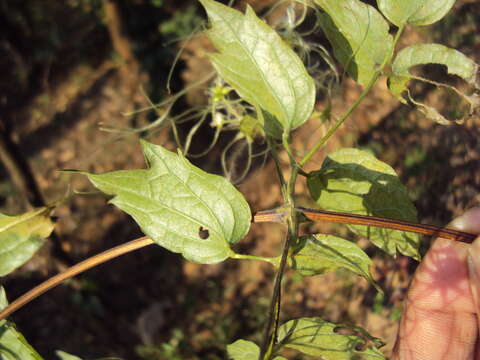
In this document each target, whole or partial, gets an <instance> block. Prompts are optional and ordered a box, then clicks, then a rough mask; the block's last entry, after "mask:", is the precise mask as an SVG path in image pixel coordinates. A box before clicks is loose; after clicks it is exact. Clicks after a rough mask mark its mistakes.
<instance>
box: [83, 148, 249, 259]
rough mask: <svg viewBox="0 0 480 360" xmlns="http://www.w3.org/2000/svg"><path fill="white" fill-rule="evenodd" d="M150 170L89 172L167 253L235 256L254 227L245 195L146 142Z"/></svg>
mask: <svg viewBox="0 0 480 360" xmlns="http://www.w3.org/2000/svg"><path fill="white" fill-rule="evenodd" d="M142 147H143V152H144V155H145V159H146V162H147V164H148V166H149V168H148V169H147V170H122V171H113V172H109V173H105V174H100V175H94V174H88V173H85V174H86V175H87V176H88V178H89V179H90V181H91V182H92V183H93V184H94V185H95V186H96V187H97V188H99V189H100V190H101V191H103V192H105V193H107V194H109V195H114V197H113V199H112V200H110V202H111V203H112V204H114V205H116V206H117V207H119V208H120V209H122V210H123V211H125V212H126V213H128V214H129V215H131V216H132V217H133V218H134V219H135V221H136V222H137V224H138V225H139V226H140V227H141V228H142V230H143V232H144V233H145V234H146V235H148V236H149V237H151V238H152V239H153V240H154V241H155V242H156V243H157V244H159V245H161V246H163V247H165V248H166V249H168V250H170V251H173V252H177V253H181V254H182V255H183V256H184V257H185V258H186V259H188V260H191V261H195V262H198V263H203V264H211V263H218V262H220V261H223V260H225V259H227V258H228V257H230V256H231V255H232V254H233V251H232V250H231V249H230V244H231V243H235V242H237V241H239V240H240V239H242V238H243V237H244V236H245V235H246V233H247V232H248V229H249V227H250V220H251V212H250V208H249V206H248V204H247V202H246V201H245V198H244V197H243V195H242V194H241V193H240V192H238V191H237V190H236V189H235V187H234V186H233V185H232V184H231V183H229V182H228V181H227V180H226V179H225V178H223V177H221V176H218V175H211V174H208V173H206V172H204V171H203V170H201V169H199V168H197V167H195V166H193V165H192V164H191V163H190V162H189V161H188V160H187V159H186V158H185V157H183V156H182V155H181V154H178V155H177V154H175V153H172V152H170V151H168V150H166V149H164V148H163V147H161V146H157V145H154V144H150V143H148V142H146V141H142Z"/></svg>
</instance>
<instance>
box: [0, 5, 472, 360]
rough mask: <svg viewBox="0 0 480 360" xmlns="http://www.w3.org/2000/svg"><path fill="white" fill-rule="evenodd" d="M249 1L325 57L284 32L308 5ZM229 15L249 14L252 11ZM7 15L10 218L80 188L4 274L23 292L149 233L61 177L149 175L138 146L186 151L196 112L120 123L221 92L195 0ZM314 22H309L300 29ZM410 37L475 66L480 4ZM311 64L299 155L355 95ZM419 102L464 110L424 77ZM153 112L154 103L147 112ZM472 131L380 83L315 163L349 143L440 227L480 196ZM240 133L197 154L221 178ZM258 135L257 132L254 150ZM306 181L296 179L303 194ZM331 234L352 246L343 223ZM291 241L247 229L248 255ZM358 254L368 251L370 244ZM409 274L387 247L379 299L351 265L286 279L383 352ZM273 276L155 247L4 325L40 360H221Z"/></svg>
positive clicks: (249, 185)
mask: <svg viewBox="0 0 480 360" xmlns="http://www.w3.org/2000/svg"><path fill="white" fill-rule="evenodd" d="M367 2H369V3H371V4H372V5H374V1H367ZM249 3H250V4H251V5H252V6H253V8H254V9H255V10H256V11H257V12H258V13H259V14H260V15H266V17H267V19H268V21H269V22H270V23H271V24H273V25H274V26H275V27H276V28H277V29H278V30H279V31H280V32H281V34H282V36H284V38H285V39H286V40H287V41H289V42H290V43H291V44H292V45H293V46H294V47H295V49H296V50H297V51H298V52H299V53H300V54H304V52H305V51H306V50H308V49H309V48H308V46H309V44H310V45H311V44H321V45H322V46H324V47H325V49H327V50H328V49H329V45H328V43H326V42H325V39H324V37H323V36H322V35H321V34H317V35H316V36H314V35H307V36H305V37H302V36H300V37H295V36H294V35H298V34H297V33H296V32H295V31H292V29H291V27H289V26H288V25H289V24H290V25H291V18H289V11H290V14H292V11H293V13H294V14H298V13H299V10H298V7H295V6H293V5H292V4H291V3H289V2H284V3H282V4H280V6H277V7H276V8H275V11H273V12H271V11H269V9H271V7H272V5H274V2H273V1H272V0H255V1H251V2H249ZM234 5H235V6H236V7H237V8H240V9H243V8H244V6H245V3H243V2H242V3H235V4H234ZM292 6H293V7H292ZM289 8H290V10H288V9H289ZM292 9H293V10H292ZM0 20H1V21H0V24H1V25H0V26H1V27H2V31H1V32H0V54H1V56H0V69H1V77H0V135H1V136H0V158H1V160H2V162H1V166H0V206H1V208H2V209H1V210H2V213H7V214H17V213H20V212H23V211H26V210H28V209H29V208H31V207H36V206H42V205H43V204H46V203H51V202H53V201H56V200H59V199H61V198H63V197H65V196H66V194H69V193H70V192H71V191H72V190H76V191H81V192H85V193H84V194H78V195H74V196H68V197H66V198H65V199H64V201H63V202H62V203H61V205H60V206H59V207H58V208H57V210H56V213H55V215H56V216H57V218H58V221H57V227H56V230H55V234H54V236H53V237H52V239H51V241H49V243H48V244H47V245H46V246H45V247H44V248H43V249H42V250H41V251H40V252H39V254H37V255H36V256H35V257H34V259H33V260H32V261H31V262H29V263H28V264H26V265H25V266H23V267H22V268H21V269H19V270H18V271H16V272H15V273H13V274H12V275H10V276H8V277H6V278H4V279H2V284H4V286H5V287H6V290H7V294H8V296H9V299H10V300H13V299H14V298H16V297H18V296H19V295H21V294H22V293H24V292H25V291H26V290H28V289H30V288H31V287H33V286H34V285H35V284H37V283H39V282H40V281H42V280H44V279H46V278H47V277H49V276H51V275H53V274H55V273H57V272H58V271H60V270H62V269H64V268H65V267H66V266H68V265H70V264H72V263H76V262H78V261H80V260H82V259H84V258H86V257H88V256H91V255H93V254H95V253H98V252H99V251H101V250H103V249H106V248H110V247H112V246H114V245H117V244H120V243H123V242H125V241H127V240H130V239H133V238H135V237H138V236H140V235H141V233H140V230H139V229H138V227H137V226H136V225H135V224H134V222H133V221H132V220H131V219H130V218H129V217H127V216H126V215H124V214H122V213H121V212H120V211H118V210H116V209H114V208H113V207H111V206H108V205H107V204H106V199H105V197H104V196H102V195H101V194H98V193H95V192H93V189H92V188H91V186H90V185H89V184H88V183H87V182H86V181H85V179H83V178H81V177H77V176H72V175H66V174H62V173H60V172H59V171H58V170H60V169H66V168H70V169H72V168H74V169H82V170H88V171H90V172H104V171H110V170H114V169H127V168H142V167H144V163H143V157H142V154H141V152H140V149H139V146H138V141H137V139H138V137H139V136H144V137H147V138H148V139H149V140H150V141H152V142H155V143H157V144H162V145H164V146H167V147H169V148H170V149H173V148H175V147H176V142H178V141H179V140H180V143H183V144H184V141H186V139H188V137H189V135H192V134H193V133H192V126H194V125H195V119H198V118H194V119H193V120H194V121H187V122H185V123H180V121H179V123H178V124H177V125H178V126H176V127H175V128H172V127H171V126H168V125H169V124H171V122H166V121H164V122H162V123H161V125H160V126H159V127H156V128H154V129H150V130H148V131H147V130H144V131H137V132H133V131H123V132H119V131H118V130H120V129H129V128H142V127H146V126H147V127H148V126H149V125H150V124H152V122H155V121H156V120H157V119H159V118H162V116H163V115H165V113H168V114H169V115H170V118H173V119H181V117H178V116H179V115H181V114H189V112H190V111H191V112H192V113H199V114H202V112H201V111H202V109H206V108H208V106H209V105H211V103H209V99H211V96H212V95H211V94H212V89H213V88H214V86H215V84H214V83H211V82H203V83H202V84H200V85H198V86H193V85H195V84H198V83H199V82H201V80H202V79H205V78H208V76H209V74H211V72H212V68H211V66H210V65H209V62H208V58H207V56H206V54H207V53H208V52H209V51H212V50H213V49H212V47H211V45H210V44H209V42H208V41H207V40H206V38H205V37H204V36H202V35H201V34H200V33H199V30H201V29H203V28H204V20H205V14H204V13H203V11H202V9H201V7H200V6H199V4H198V3H197V2H194V1H183V0H176V1H174V0H130V1H128V0H105V1H100V0H65V1H39V0H24V1H15V0H0ZM312 23H314V21H313V20H312V19H311V18H309V17H307V20H306V22H305V27H306V28H307V29H308V28H309V26H310V27H311V26H313V25H312ZM417 42H439V43H442V44H444V45H447V46H450V47H454V48H456V49H458V50H460V51H462V52H463V53H465V54H466V55H467V56H470V57H471V58H473V59H474V60H475V61H476V62H477V63H478V62H480V4H479V3H478V1H474V0H458V1H457V3H456V5H455V7H454V9H453V10H452V11H451V13H450V14H449V15H448V16H447V18H445V19H444V20H442V21H441V22H439V23H438V24H435V25H434V26H431V27H427V28H420V29H412V28H408V29H407V31H406V33H405V37H404V40H402V44H401V46H402V47H403V46H405V45H408V44H412V43H417ZM180 51H181V52H180ZM304 59H305V61H307V62H308V61H310V62H309V63H308V64H307V66H309V69H310V70H311V71H312V75H314V76H315V78H316V80H317V83H318V86H319V90H321V91H320V96H319V98H318V105H317V110H318V112H317V113H316V116H315V119H313V120H312V122H311V123H310V124H309V125H306V126H304V127H302V128H301V129H299V130H298V131H297V132H296V134H295V142H294V147H296V151H298V153H302V151H304V150H305V148H306V147H307V146H309V145H310V146H311V145H312V144H313V143H314V142H315V140H318V139H319V138H320V136H321V135H322V132H324V131H325V129H326V128H328V126H329V113H330V112H333V113H336V114H338V113H340V112H341V111H342V110H344V109H345V108H347V106H348V105H349V104H350V103H351V102H352V101H354V100H355V98H356V97H357V96H358V94H359V93H360V88H359V87H358V86H357V85H356V84H355V83H354V82H353V81H351V80H349V79H343V80H344V81H343V82H342V83H341V84H336V85H335V84H332V77H331V74H330V77H329V76H327V75H326V74H327V73H328V71H329V70H328V69H329V68H328V66H320V67H318V66H315V64H316V62H315V61H316V60H318V59H316V58H315V57H314V58H313V59H312V58H308V57H304ZM174 63H175V67H174V68H173V71H172V66H173V64H174ZM420 70H421V71H423V72H425V73H427V75H428V76H429V77H433V78H435V80H444V81H448V82H450V83H453V84H455V85H458V86H459V87H460V88H462V86H464V85H463V84H462V83H461V82H459V81H458V79H452V78H450V77H448V76H447V75H446V72H445V69H441V68H440V69H439V68H438V67H433V66H425V67H422V69H420ZM340 74H341V71H340ZM167 83H168V84H169V87H167ZM217 85H218V84H217ZM183 89H188V91H186V93H185V96H183V97H181V98H178V99H177V98H174V99H175V100H176V102H175V103H173V101H171V99H172V96H173V94H176V93H178V92H180V91H182V90H183ZM412 93H413V94H414V96H418V97H421V98H423V99H426V100H427V101H429V102H430V103H432V104H434V105H436V106H438V107H439V108H440V110H441V111H442V112H443V113H444V114H447V115H451V116H455V114H456V113H458V112H459V111H461V108H460V105H459V104H458V102H457V101H456V100H455V99H454V98H452V97H451V94H444V93H441V92H438V91H436V90H435V89H434V88H433V87H432V86H428V85H425V84H414V85H413V87H412ZM162 101H164V103H163V105H162V106H160V107H157V108H153V109H152V108H151V103H152V102H153V103H161V102H162ZM144 108H148V109H149V110H146V111H138V110H140V109H144ZM126 114H130V115H129V116H127V115H126ZM176 116H177V117H176ZM206 119H207V122H205V124H204V125H202V126H201V127H200V128H199V129H198V130H195V137H193V138H192V141H191V150H192V152H193V153H198V152H201V151H202V150H204V149H205V148H207V147H208V146H209V145H210V144H211V143H212V141H213V140H214V138H215V133H216V129H215V127H214V126H211V125H210V123H211V121H212V119H211V117H210V115H207V116H206ZM479 123H480V120H479V119H478V117H474V118H472V119H470V120H469V121H468V122H466V123H465V124H463V125H452V126H439V125H437V124H432V123H430V122H428V121H426V120H425V119H424V118H422V116H421V114H418V113H417V112H415V111H414V110H413V109H412V108H411V107H408V106H404V105H401V104H399V103H398V102H397V101H396V100H394V99H393V98H392V96H390V95H389V93H388V92H387V90H386V85H385V83H384V82H379V84H378V85H377V86H376V87H375V88H374V89H373V92H372V94H371V96H370V97H369V98H368V99H366V101H365V102H364V103H363V104H362V105H361V106H360V107H359V109H357V110H356V111H355V113H354V114H353V116H352V118H351V119H350V120H349V121H348V123H347V125H346V126H344V127H343V128H342V129H341V130H340V131H339V132H338V136H336V137H335V138H334V139H333V140H332V141H331V142H330V143H329V145H328V147H327V148H326V149H325V151H324V152H323V153H321V154H319V155H318V157H317V158H316V159H315V161H314V163H313V164H312V165H311V169H314V168H315V167H318V166H320V164H321V162H322V159H323V158H324V156H325V154H326V153H328V151H333V150H335V149H338V148H339V147H342V146H357V147H361V148H367V149H370V150H371V151H373V152H374V153H375V154H376V156H378V157H379V158H381V159H382V160H384V161H386V162H387V163H389V164H390V165H392V166H393V167H394V168H395V169H396V170H397V171H398V173H399V174H400V176H401V178H402V180H403V182H404V183H405V184H406V186H407V188H408V190H409V192H410V195H411V197H412V199H413V200H414V201H415V204H416V206H417V209H418V212H419V220H420V221H422V222H427V223H433V224H445V223H446V222H448V221H449V220H450V219H451V218H452V217H454V216H457V215H459V214H461V213H462V212H463V211H464V210H465V209H467V208H469V207H472V206H475V205H478V203H479V200H480V196H479V188H480V172H479V169H480V166H479V165H480V160H479V159H480V145H479V144H478V135H479V130H478V129H479V125H480V124H479ZM102 128H103V129H107V130H109V131H102ZM173 130H175V131H173ZM242 131H243V130H242ZM242 131H240V130H239V129H238V127H237V128H235V129H233V131H230V132H227V133H226V134H225V137H222V138H221V139H220V140H219V142H218V144H216V145H215V146H213V147H212V149H211V151H209V152H208V153H207V154H206V155H205V156H203V157H200V158H192V161H193V162H194V163H195V164H197V165H200V166H202V167H203V168H204V169H205V170H207V171H210V172H216V173H221V172H222V166H221V164H220V161H219V159H220V157H221V156H222V154H223V151H224V150H225V148H226V147H227V146H229V144H231V143H232V140H234V139H236V136H238V134H239V133H241V134H242V135H243V137H242V139H244V138H245V133H242ZM244 140H245V139H244ZM261 140H262V139H261V138H260V139H257V140H256V141H253V140H252V142H253V146H256V147H257V149H260V150H259V151H261V149H262V141H261ZM249 141H250V140H245V141H243V142H238V143H235V146H232V151H231V152H229V154H230V155H229V156H226V158H227V161H228V163H229V168H230V169H234V170H232V171H233V172H235V171H236V172H237V173H241V172H242V168H244V167H245V166H246V165H245V164H246V163H247V160H248V157H249V155H248V151H247V149H248V146H250V142H249ZM235 169H237V170H235ZM272 169H273V165H272V164H271V162H270V161H269V160H268V159H267V161H266V162H263V160H262V159H258V161H257V162H256V163H254V164H253V168H252V170H251V171H250V172H249V175H248V177H247V178H246V179H245V180H244V181H243V182H241V184H240V185H239V186H240V190H241V191H242V192H243V193H244V194H245V196H246V197H247V200H248V201H249V203H250V204H251V207H252V209H253V210H258V209H263V208H269V207H273V206H275V205H277V204H278V202H279V201H280V198H281V197H280V193H279V189H277V188H276V187H275V185H276V179H275V178H272V176H271V174H272V173H273V170H272ZM234 177H235V176H234ZM304 189H305V187H304V185H302V184H301V185H300V186H299V191H302V190H304ZM322 229H328V230H331V229H333V230H336V231H337V232H340V233H342V232H343V234H344V236H350V235H349V234H348V233H346V231H345V230H344V229H342V228H338V227H330V228H329V227H323V228H322ZM307 230H308V229H307ZM281 239H282V228H281V227H279V226H277V225H264V224H260V225H255V226H253V228H252V231H251V232H250V234H249V236H248V238H247V239H246V240H245V241H243V242H242V243H241V244H239V245H238V246H239V249H238V250H240V251H244V252H250V253H255V254H259V255H269V256H274V255H276V254H277V252H278V247H279V245H280V243H281ZM362 244H363V246H364V247H366V248H367V251H369V250H368V244H367V243H366V242H365V243H362ZM427 247H428V241H427V242H426V245H425V248H427ZM370 254H373V250H370ZM415 266H416V264H415V263H413V262H410V261H409V260H407V259H404V258H399V259H388V258H386V257H384V256H383V255H381V254H379V255H377V257H376V258H375V269H374V273H375V275H376V280H377V281H379V282H380V284H381V285H382V286H383V288H384V289H385V296H384V297H379V296H377V295H375V291H374V290H373V289H372V288H370V287H369V285H368V284H365V283H363V282H358V281H356V279H354V278H352V276H351V275H349V274H346V273H343V272H337V273H335V274H330V275H327V276H325V277H324V278H322V279H301V278H298V277H297V276H295V275H294V274H293V275H292V276H289V277H288V278H287V283H286V287H287V295H286V296H284V303H285V311H286V318H290V317H294V316H313V315H315V316H324V317H325V318H326V319H327V320H332V321H347V322H351V323H357V324H361V325H364V326H366V327H367V328H368V330H369V331H370V332H371V333H372V334H373V335H375V336H378V337H383V338H384V340H386V341H387V342H390V346H391V345H392V344H391V343H392V339H393V337H394V334H395V329H396V322H397V320H398V315H399V313H400V309H401V304H402V299H403V297H404V295H405V290H406V288H407V286H408V281H409V276H410V274H411V272H412V271H413V269H414V268H415ZM271 279H272V269H270V268H269V267H268V266H267V267H266V266H264V265H263V264H256V263H246V264H243V263H242V264H238V263H236V262H233V261H227V262H226V263H224V264H218V265H211V266H206V265H205V266H200V265H196V264H191V263H184V262H183V261H182V260H181V258H180V257H179V256H177V255H175V254H170V253H168V252H166V251H163V250H162V249H161V248H159V247H157V246H152V247H149V248H146V249H143V250H140V251H138V252H137V253H134V254H129V255H126V256H124V257H122V258H120V259H117V260H114V261H112V262H110V263H108V264H104V265H102V266H101V267H99V268H98V269H93V270H91V271H89V272H87V273H85V274H83V275H81V276H79V277H78V278H76V279H73V280H71V281H69V282H68V283H66V284H64V285H62V286H60V287H58V288H57V289H55V290H53V291H51V292H50V293H48V294H46V295H44V296H42V297H41V298H40V299H38V300H36V301H35V302H34V303H31V304H29V305H28V306H27V307H25V308H23V309H21V310H20V311H19V312H18V313H16V314H15V315H14V316H13V317H12V320H13V321H14V322H16V323H17V325H18V327H19V329H20V330H21V331H22V332H23V333H24V335H25V336H26V337H27V339H28V340H29V341H30V342H31V343H32V345H33V346H34V347H35V348H36V349H38V351H39V352H40V353H41V354H42V355H44V356H45V358H47V359H53V358H54V351H55V350H56V349H62V350H65V351H67V352H70V353H73V354H76V355H78V356H81V357H82V358H97V357H101V356H119V357H123V358H125V359H224V358H225V357H226V356H225V352H224V351H225V350H224V349H225V345H226V344H228V343H231V342H233V341H234V340H235V339H237V338H241V337H242V338H247V339H250V340H256V341H258V340H259V337H260V333H261V328H262V324H263V321H264V319H265V316H266V309H267V307H268V300H269V294H270V281H271ZM388 351H389V347H387V352H388Z"/></svg>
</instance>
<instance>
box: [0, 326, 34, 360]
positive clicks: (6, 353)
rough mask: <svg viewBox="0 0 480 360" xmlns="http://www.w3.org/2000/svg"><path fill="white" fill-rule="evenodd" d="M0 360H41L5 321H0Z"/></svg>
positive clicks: (13, 327)
mask: <svg viewBox="0 0 480 360" xmlns="http://www.w3.org/2000/svg"><path fill="white" fill-rule="evenodd" d="M0 359H1V360H42V357H41V356H40V355H39V354H38V353H37V352H36V351H35V349H33V348H32V347H31V345H30V344H29V343H28V342H27V340H26V339H25V338H24V337H23V335H22V334H20V333H19V332H18V331H17V329H15V325H13V324H12V323H11V322H9V321H7V320H1V321H0Z"/></svg>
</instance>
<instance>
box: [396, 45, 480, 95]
mask: <svg viewBox="0 0 480 360" xmlns="http://www.w3.org/2000/svg"><path fill="white" fill-rule="evenodd" d="M424 64H440V65H445V66H446V67H447V71H448V73H449V74H452V75H457V76H460V77H461V78H462V79H464V80H465V81H467V82H468V83H469V84H472V85H474V86H476V87H477V88H478V87H480V85H479V84H478V83H476V74H477V72H478V65H477V64H476V63H475V62H474V61H473V60H471V59H469V58H468V57H466V56H465V55H464V54H462V53H461V52H460V51H457V50H455V49H450V48H448V47H446V46H443V45H440V44H417V45H411V46H408V47H406V48H404V49H402V50H401V51H400V52H399V53H398V54H397V56H396V57H395V60H394V61H393V64H392V76H390V77H389V81H388V87H389V89H390V91H391V92H392V93H393V94H394V95H395V96H396V97H397V98H398V99H399V100H400V101H401V102H403V103H405V102H406V101H405V98H404V97H403V96H402V93H403V92H404V91H406V90H407V83H408V81H409V80H410V78H411V76H412V75H411V74H410V72H409V70H410V68H411V67H413V66H416V65H424Z"/></svg>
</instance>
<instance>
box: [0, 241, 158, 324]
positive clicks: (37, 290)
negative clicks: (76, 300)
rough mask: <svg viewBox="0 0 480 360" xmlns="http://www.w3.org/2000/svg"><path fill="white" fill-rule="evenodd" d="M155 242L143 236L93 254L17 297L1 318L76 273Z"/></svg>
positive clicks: (0, 313)
mask: <svg viewBox="0 0 480 360" xmlns="http://www.w3.org/2000/svg"><path fill="white" fill-rule="evenodd" d="M151 244H154V242H153V240H152V239H150V238H149V237H146V236H144V237H141V238H138V239H135V240H132V241H129V242H127V243H125V244H121V245H118V246H115V247H114V248H111V249H108V250H105V251H104V252H101V253H100V254H97V255H95V256H92V257H90V258H88V259H86V260H84V261H82V262H80V263H78V264H76V265H74V266H72V267H70V268H68V269H67V270H65V271H63V272H61V273H59V274H57V275H55V276H53V277H51V278H50V279H48V280H46V281H44V282H43V283H41V284H40V285H38V286H36V287H34V288H33V289H31V290H30V291H28V292H27V293H25V294H24V295H22V296H20V297H19V298H18V299H16V300H15V301H14V302H12V303H11V304H10V305H8V306H7V307H6V308H5V309H3V310H2V311H1V312H0V320H3V319H5V318H6V317H7V316H9V315H11V314H12V313H13V312H15V311H17V310H18V309H19V308H21V307H22V306H23V305H25V304H27V303H28V302H30V301H32V300H34V299H36V298H37V297H39V296H40V295H42V294H43V293H44V292H46V291H48V290H50V289H51V288H53V287H55V286H57V285H58V284H60V283H61V282H62V281H65V280H67V279H70V278H72V277H74V276H75V275H78V274H80V273H82V272H84V271H86V270H88V269H90V268H92V267H95V266H97V265H100V264H101V263H104V262H106V261H109V260H111V259H113V258H116V257H118V256H120V255H123V254H126V253H129V252H131V251H134V250H138V249H141V248H143V247H145V246H148V245H151Z"/></svg>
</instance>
